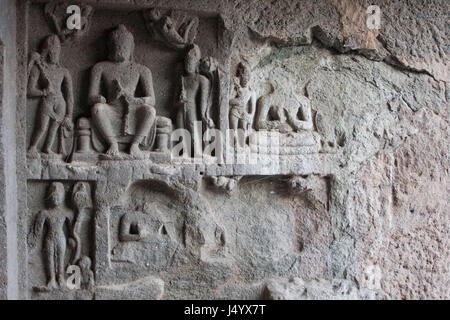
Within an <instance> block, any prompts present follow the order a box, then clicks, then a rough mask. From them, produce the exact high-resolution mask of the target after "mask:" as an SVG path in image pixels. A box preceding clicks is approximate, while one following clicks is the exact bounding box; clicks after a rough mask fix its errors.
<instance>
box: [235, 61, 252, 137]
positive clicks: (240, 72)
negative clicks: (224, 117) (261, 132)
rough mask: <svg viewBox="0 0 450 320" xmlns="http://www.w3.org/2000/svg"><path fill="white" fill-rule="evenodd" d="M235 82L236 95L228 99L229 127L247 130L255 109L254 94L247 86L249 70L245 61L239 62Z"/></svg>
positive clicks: (249, 75) (250, 124)
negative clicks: (229, 107)
mask: <svg viewBox="0 0 450 320" xmlns="http://www.w3.org/2000/svg"><path fill="white" fill-rule="evenodd" d="M236 76H237V81H236V83H235V90H236V96H235V97H234V98H233V99H231V100H230V106H231V109H230V128H231V129H232V130H237V129H244V130H246V131H247V130H249V129H250V128H251V126H252V123H253V116H254V113H255V110H256V94H255V93H254V92H253V91H252V90H251V89H250V88H249V86H248V84H249V82H250V77H251V72H250V67H249V66H248V65H247V64H245V63H242V62H241V63H239V65H238V68H237V72H236Z"/></svg>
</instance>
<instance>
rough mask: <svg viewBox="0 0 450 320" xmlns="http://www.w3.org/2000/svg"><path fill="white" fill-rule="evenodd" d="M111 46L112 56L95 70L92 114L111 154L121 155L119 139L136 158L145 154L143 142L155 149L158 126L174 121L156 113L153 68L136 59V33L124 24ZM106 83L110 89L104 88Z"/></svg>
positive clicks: (100, 63) (91, 101)
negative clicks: (140, 93)
mask: <svg viewBox="0 0 450 320" xmlns="http://www.w3.org/2000/svg"><path fill="white" fill-rule="evenodd" d="M108 49H109V57H108V60H107V61H103V62H99V63H97V64H96V65H95V66H94V67H93V68H92V72H91V82H90V87H89V101H90V104H91V105H92V111H91V114H92V118H93V121H94V123H95V125H96V128H97V129H98V131H99V133H100V135H101V137H102V138H103V140H104V141H105V142H106V144H107V151H106V156H108V158H113V159H117V158H119V159H120V158H121V157H120V155H119V142H120V143H126V144H130V147H129V154H130V155H131V156H132V158H144V156H145V154H144V153H143V151H142V150H141V148H140V145H141V146H143V147H144V148H146V149H147V150H149V149H151V148H152V147H153V145H154V142H155V135H156V126H157V125H159V126H160V128H169V127H170V125H171V121H170V119H167V118H163V117H159V118H158V117H157V116H156V111H155V94H154V91H153V80H152V74H151V71H150V69H148V68H147V67H146V66H143V65H141V64H138V63H136V62H134V61H133V49H134V37H133V35H132V34H131V33H130V32H129V31H128V30H127V29H126V27H125V26H124V25H119V26H118V27H117V28H116V29H115V30H113V31H112V32H111V33H110V35H109V37H108ZM102 87H105V90H106V92H102V90H101V89H102ZM139 91H140V92H142V95H140V96H139V95H136V92H139ZM169 130H170V129H169ZM160 142H161V141H160ZM162 142H164V141H162ZM157 149H158V150H166V149H167V147H166V146H158V147H157Z"/></svg>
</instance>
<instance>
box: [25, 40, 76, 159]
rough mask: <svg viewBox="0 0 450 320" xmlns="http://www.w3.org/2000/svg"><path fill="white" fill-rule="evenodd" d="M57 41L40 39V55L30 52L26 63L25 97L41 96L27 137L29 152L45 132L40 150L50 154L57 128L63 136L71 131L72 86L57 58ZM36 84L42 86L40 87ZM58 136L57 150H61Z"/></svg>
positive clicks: (61, 143)
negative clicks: (33, 122) (29, 134)
mask: <svg viewBox="0 0 450 320" xmlns="http://www.w3.org/2000/svg"><path fill="white" fill-rule="evenodd" d="M60 54H61V43H60V41H59V39H58V37H57V36H56V35H51V36H49V37H47V38H46V39H45V40H44V43H43V46H42V52H41V54H38V53H34V54H33V55H32V58H31V60H30V63H29V70H30V71H29V72H30V74H29V79H28V96H29V97H38V98H41V101H40V106H39V112H38V113H37V114H36V124H35V128H34V132H33V135H32V137H31V143H30V147H29V149H28V152H29V153H30V154H37V152H38V151H37V146H38V144H39V142H40V140H41V139H42V137H43V136H44V134H45V133H47V137H46V140H45V143H44V146H43V149H42V151H43V152H44V153H47V154H51V153H53V151H52V145H53V142H54V140H55V137H56V133H57V130H58V129H60V130H61V133H62V134H64V135H67V132H65V131H66V130H69V131H71V130H72V110H73V89H72V77H71V75H70V73H69V71H68V70H67V69H66V68H63V67H61V65H60V64H59V58H60ZM40 83H43V84H44V88H40V85H39V84H40ZM61 140H62V135H61V137H60V148H59V151H58V152H59V153H64V150H63V141H61Z"/></svg>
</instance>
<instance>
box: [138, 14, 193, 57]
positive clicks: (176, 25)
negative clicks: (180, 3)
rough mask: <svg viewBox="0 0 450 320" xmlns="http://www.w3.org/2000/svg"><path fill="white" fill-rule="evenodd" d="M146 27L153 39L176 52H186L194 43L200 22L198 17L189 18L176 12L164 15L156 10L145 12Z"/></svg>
mask: <svg viewBox="0 0 450 320" xmlns="http://www.w3.org/2000/svg"><path fill="white" fill-rule="evenodd" d="M144 19H145V22H146V27H147V29H148V31H149V32H150V33H151V35H152V38H153V39H155V40H159V41H162V42H164V43H165V44H166V45H167V46H169V47H170V48H172V49H176V50H184V49H186V48H188V46H189V45H191V44H193V43H194V40H195V37H196V36H197V27H198V23H199V20H198V18H197V17H188V16H186V15H184V14H183V15H180V14H178V17H175V12H174V11H172V10H171V11H169V12H168V13H165V14H163V13H162V12H161V11H160V10H158V9H156V8H154V9H150V10H147V11H144Z"/></svg>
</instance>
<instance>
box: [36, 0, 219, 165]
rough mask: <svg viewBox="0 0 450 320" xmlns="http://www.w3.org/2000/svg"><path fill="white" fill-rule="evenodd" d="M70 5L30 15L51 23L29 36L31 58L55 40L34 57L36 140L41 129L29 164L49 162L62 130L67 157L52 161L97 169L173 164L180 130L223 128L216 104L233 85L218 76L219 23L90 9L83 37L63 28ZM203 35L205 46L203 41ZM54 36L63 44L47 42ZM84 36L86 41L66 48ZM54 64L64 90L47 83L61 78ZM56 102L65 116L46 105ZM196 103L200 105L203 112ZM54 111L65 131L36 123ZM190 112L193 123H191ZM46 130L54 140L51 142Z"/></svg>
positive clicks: (161, 13)
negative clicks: (119, 163) (101, 165)
mask: <svg viewBox="0 0 450 320" xmlns="http://www.w3.org/2000/svg"><path fill="white" fill-rule="evenodd" d="M64 6H65V4H64V3H47V4H46V5H41V4H32V5H31V6H30V21H32V22H33V23H35V24H36V25H42V24H43V22H44V20H45V19H44V18H46V19H47V20H49V21H50V22H51V23H50V24H49V25H42V28H36V29H32V30H30V35H29V39H30V41H29V48H30V51H32V50H33V49H31V48H33V47H39V46H38V42H39V39H46V40H41V41H44V44H43V45H41V46H40V47H42V48H41V49H40V51H37V52H36V53H33V54H30V61H29V73H30V76H29V87H30V89H29V98H30V100H29V104H30V106H29V109H30V112H29V116H28V127H29V129H30V130H29V131H30V132H31V131H32V130H31V127H34V128H35V129H34V133H33V134H31V133H28V136H29V141H30V142H29V143H30V158H37V153H38V151H43V152H42V154H48V153H50V151H51V150H49V149H52V148H51V146H49V145H50V144H53V143H54V142H55V140H56V139H55V136H56V135H57V133H55V132H56V131H58V130H59V128H60V127H61V128H62V129H60V130H59V131H58V132H61V133H58V134H59V136H58V141H61V140H63V139H65V141H64V142H59V144H60V145H61V146H60V147H58V150H57V151H55V152H58V154H60V155H61V156H59V157H56V156H53V157H48V156H45V158H51V159H54V158H56V159H59V160H64V161H67V160H68V161H84V162H94V163H95V162H96V161H98V160H99V159H100V160H105V159H106V160H122V159H124V160H130V159H140V160H145V159H150V160H156V161H163V162H164V161H166V162H167V161H170V154H169V152H170V147H171V140H170V138H171V136H170V134H171V133H172V131H173V129H175V128H177V127H178V128H181V127H182V128H185V127H189V122H191V121H197V120H198V121H200V122H204V123H205V126H207V127H210V128H212V127H218V124H219V123H220V122H221V121H223V120H220V119H218V113H219V112H218V111H217V108H218V105H217V103H223V102H222V101H221V99H220V98H219V96H218V95H223V94H224V92H225V89H224V88H223V86H224V85H226V79H225V77H224V75H223V74H224V72H223V71H219V69H221V68H222V69H224V68H223V67H220V65H221V64H223V63H226V55H223V54H222V53H219V52H218V51H217V50H218V47H219V46H218V42H219V41H221V38H220V37H221V36H220V34H221V32H220V30H219V29H220V28H221V24H220V23H219V22H220V21H219V20H220V18H218V17H211V16H209V15H208V16H206V17H198V16H191V15H187V14H185V13H183V12H181V11H176V12H175V11H170V12H169V11H168V12H166V11H165V10H162V11H161V10H159V9H158V8H154V9H150V10H137V11H132V12H130V15H128V16H126V17H125V16H123V15H121V14H120V10H116V11H115V10H108V9H103V10H99V11H94V9H93V8H92V7H90V6H87V5H82V6H81V7H82V8H81V21H82V23H81V24H82V28H81V29H80V30H77V31H76V32H75V31H74V32H71V33H68V32H66V31H67V30H65V29H64V28H63V27H62V26H61V21H59V20H61V19H59V20H58V19H56V16H60V12H59V11H61V9H62V8H64ZM63 16H65V15H63ZM91 21H95V23H90V22H91ZM112 21H114V24H112ZM88 26H89V29H88ZM199 26H200V27H201V28H200V29H201V32H200V35H201V37H199V38H198V39H197V38H196V35H197V34H198V33H199V32H198V30H199ZM55 29H56V31H57V33H56V35H48V34H49V33H52V32H54V31H53V30H55ZM218 35H219V36H218ZM81 36H82V37H83V42H80V41H77V42H73V41H68V42H67V41H65V40H67V39H69V38H72V37H81ZM55 39H58V40H55ZM196 39H197V40H196ZM194 40H195V43H194ZM61 42H64V43H63V44H61ZM221 43H222V44H223V43H225V42H224V41H221ZM48 47H50V48H48ZM50 49H51V50H50ZM190 49H194V50H190ZM200 50H202V52H203V54H204V55H203V56H202V55H201V51H200ZM47 51H50V55H51V56H52V58H49V57H48V56H49V54H48V53H47ZM53 52H55V53H53ZM193 53H195V54H193ZM53 56H57V57H55V58H53ZM60 56H62V57H63V59H62V60H66V61H65V62H64V63H61V64H60V61H59V57H60ZM215 57H216V58H215ZM224 57H225V61H224V60H223V59H224ZM53 60H54V61H53ZM219 60H220V61H219ZM50 64H54V65H57V66H60V65H61V68H64V69H61V71H59V72H64V78H63V80H62V81H61V83H57V81H58V80H59V79H47V78H48V76H49V73H52V74H50V75H53V73H55V74H56V73H57V72H58V70H52V71H51V72H50V71H48V70H47V69H49V66H48V65H50ZM62 65H64V66H65V67H62ZM191 69H192V71H191ZM183 70H184V71H183ZM124 71H125V72H124ZM191 72H193V73H192V75H193V76H194V77H193V78H199V79H201V81H200V82H199V83H201V88H200V89H198V90H197V88H196V86H197V82H196V81H194V80H193V79H190V78H189V77H187V76H188V75H190V74H191ZM200 73H201V74H200ZM53 76H55V75H53ZM191 78H192V77H191ZM72 79H73V81H72ZM50 81H53V82H52V83H51V86H50V85H49V84H48V83H49V82H50ZM224 82H225V83H224ZM52 87H55V88H54V89H52ZM60 87H61V88H60ZM221 87H222V88H221ZM54 95H55V96H56V97H57V98H58V99H59V100H58V101H56V102H54V103H53V104H54V105H56V106H57V107H53V105H52V101H49V102H47V100H51V99H53V100H54V99H56V98H52V97H53V96H54ZM197 95H200V96H201V99H200V100H201V101H200V102H198V103H197V102H195V103H194V102H193V101H194V100H195V99H197ZM47 96H51V97H50V98H49V97H47ZM31 98H34V99H31ZM219 100H220V101H219ZM222 100H223V99H222ZM63 102H64V103H63ZM180 105H183V106H185V107H180ZM50 108H53V109H55V110H56V109H57V110H56V111H52V112H53V113H55V115H53V117H52V118H55V120H54V121H53V122H56V123H58V124H60V125H59V126H58V125H57V124H54V125H53V124H52V121H50V120H48V121H46V119H41V118H45V117H47V116H44V115H41V118H39V117H37V116H36V115H37V114H38V113H40V114H49V113H50V112H46V111H47V109H50ZM183 108H184V109H186V112H184V113H185V115H188V116H190V118H189V119H188V118H186V117H184V118H186V119H182V117H181V113H182V112H181V111H180V110H181V109H183ZM44 109H45V110H44ZM41 111H44V112H41ZM66 111H67V112H66ZM65 113H66V114H65ZM197 113H198V114H199V117H197ZM194 114H195V116H194ZM60 118H61V119H60ZM191 118H192V119H191ZM214 118H215V119H214ZM47 122H49V123H50V124H48V126H49V129H48V131H49V133H48V135H45V133H46V130H47V128H46V126H47ZM182 122H186V123H184V124H183V125H181V123H182ZM74 123H75V124H76V126H75V132H73V126H74ZM172 123H173V124H174V125H172ZM190 127H192V126H190ZM190 129H192V128H190ZM203 130H204V129H203ZM67 131H70V132H67ZM189 132H191V133H192V132H193V130H189ZM201 134H202V132H200V138H199V139H200V141H201V139H202V137H201ZM44 136H46V137H48V138H45V137H44ZM44 138H45V139H44ZM41 140H42V141H44V140H45V142H42V141H41ZM78 140H82V141H84V142H79V141H78ZM89 140H90V142H89ZM41 144H43V146H42V147H41V146H40V145H41ZM200 144H202V143H201V142H200ZM81 145H82V146H83V147H82V148H81V150H80V146H81ZM38 149H43V150H38ZM54 149H55V147H54ZM147 151H154V153H155V154H153V155H152V154H151V153H149V152H147ZM89 154H91V155H89Z"/></svg>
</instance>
